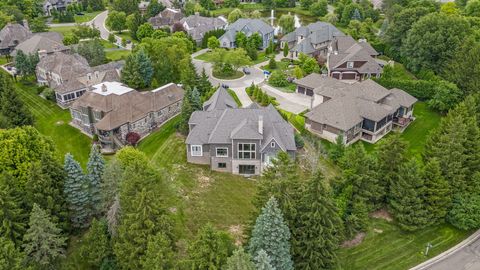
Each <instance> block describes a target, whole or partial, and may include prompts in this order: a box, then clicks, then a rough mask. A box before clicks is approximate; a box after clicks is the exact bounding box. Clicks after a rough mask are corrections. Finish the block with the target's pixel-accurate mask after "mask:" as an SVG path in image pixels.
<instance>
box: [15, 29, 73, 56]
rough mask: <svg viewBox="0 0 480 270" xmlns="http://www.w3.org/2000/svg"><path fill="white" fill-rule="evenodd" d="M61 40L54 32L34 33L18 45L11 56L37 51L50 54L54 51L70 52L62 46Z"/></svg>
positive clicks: (59, 35) (58, 34)
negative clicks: (21, 52)
mask: <svg viewBox="0 0 480 270" xmlns="http://www.w3.org/2000/svg"><path fill="white" fill-rule="evenodd" d="M62 39H63V37H62V35H61V34H60V33H56V32H45V33H36V34H34V35H33V36H31V37H30V38H28V39H26V40H25V41H23V42H21V43H20V44H18V46H17V47H15V51H13V52H12V53H11V55H12V56H15V55H16V54H17V51H23V52H24V53H25V54H34V53H36V52H38V51H45V52H46V53H52V52H55V51H57V52H65V51H68V50H70V49H69V48H68V47H67V46H64V45H63V42H62Z"/></svg>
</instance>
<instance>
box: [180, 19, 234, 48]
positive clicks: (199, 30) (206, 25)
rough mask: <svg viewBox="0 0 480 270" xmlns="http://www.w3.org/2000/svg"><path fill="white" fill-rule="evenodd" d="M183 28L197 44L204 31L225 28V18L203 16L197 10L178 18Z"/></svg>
mask: <svg viewBox="0 0 480 270" xmlns="http://www.w3.org/2000/svg"><path fill="white" fill-rule="evenodd" d="M180 23H181V24H182V25H183V28H184V29H185V31H187V33H188V34H189V35H190V36H191V37H192V39H193V40H195V42H197V44H198V45H200V44H201V43H202V39H203V37H204V36H205V33H207V32H208V31H212V30H217V29H225V27H226V26H227V20H225V19H224V18H223V17H218V18H215V17H203V16H200V15H199V13H198V12H196V13H195V14H194V15H190V16H188V17H185V18H183V19H181V20H180Z"/></svg>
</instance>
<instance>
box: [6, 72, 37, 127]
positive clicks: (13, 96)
mask: <svg viewBox="0 0 480 270" xmlns="http://www.w3.org/2000/svg"><path fill="white" fill-rule="evenodd" d="M0 115H2V116H3V117H4V119H5V120H6V121H4V122H6V123H5V124H6V125H7V126H4V127H0V128H12V127H19V126H27V125H33V122H34V119H33V116H32V114H31V113H30V111H29V110H28V109H27V108H26V107H25V105H24V104H23V102H22V101H21V100H20V98H19V97H18V95H17V93H16V92H15V90H14V89H13V84H12V80H11V79H10V78H9V77H8V75H6V74H5V73H3V72H2V73H0Z"/></svg>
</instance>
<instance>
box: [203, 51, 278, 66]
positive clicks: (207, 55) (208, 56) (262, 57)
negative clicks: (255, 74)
mask: <svg viewBox="0 0 480 270" xmlns="http://www.w3.org/2000/svg"><path fill="white" fill-rule="evenodd" d="M194 58H195V59H198V60H202V61H205V62H213V60H212V52H206V53H202V54H200V55H197V56H195V57H194ZM269 59H270V58H269V56H267V55H265V52H264V51H261V52H258V57H257V60H255V61H252V64H253V65H256V64H260V63H262V62H265V61H268V60H269Z"/></svg>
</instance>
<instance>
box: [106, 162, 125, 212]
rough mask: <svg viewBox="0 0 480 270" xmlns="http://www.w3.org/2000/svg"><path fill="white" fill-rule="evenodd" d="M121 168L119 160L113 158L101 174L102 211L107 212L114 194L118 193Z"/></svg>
mask: <svg viewBox="0 0 480 270" xmlns="http://www.w3.org/2000/svg"><path fill="white" fill-rule="evenodd" d="M122 174H123V169H122V166H121V165H120V162H119V161H118V160H117V159H116V158H114V159H113V160H111V161H110V162H109V163H108V164H107V165H106V167H105V172H104V173H103V175H102V183H101V187H102V212H107V211H108V209H109V208H110V206H112V204H113V202H114V200H115V196H117V195H118V188H119V184H120V180H121V179H122Z"/></svg>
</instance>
